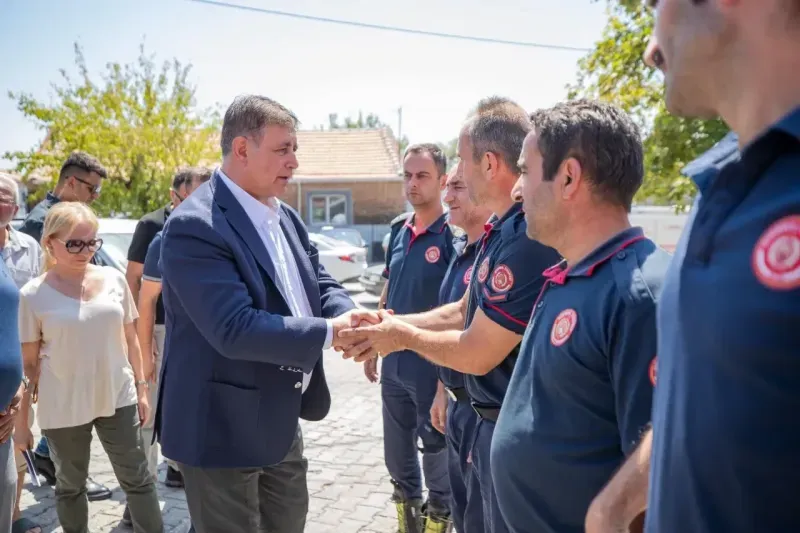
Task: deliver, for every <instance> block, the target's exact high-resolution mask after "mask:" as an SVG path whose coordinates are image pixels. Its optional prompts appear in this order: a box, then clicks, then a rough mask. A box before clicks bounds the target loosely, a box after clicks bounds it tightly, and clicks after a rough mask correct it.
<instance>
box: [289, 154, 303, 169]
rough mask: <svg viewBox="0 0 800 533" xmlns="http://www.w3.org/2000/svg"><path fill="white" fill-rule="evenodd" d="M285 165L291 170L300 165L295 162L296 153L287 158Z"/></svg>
mask: <svg viewBox="0 0 800 533" xmlns="http://www.w3.org/2000/svg"><path fill="white" fill-rule="evenodd" d="M286 166H288V167H289V168H291V169H292V170H294V169H296V168H297V167H299V166H300V163H298V162H297V154H295V153H292V157H290V158H289V162H288V163H287V165H286Z"/></svg>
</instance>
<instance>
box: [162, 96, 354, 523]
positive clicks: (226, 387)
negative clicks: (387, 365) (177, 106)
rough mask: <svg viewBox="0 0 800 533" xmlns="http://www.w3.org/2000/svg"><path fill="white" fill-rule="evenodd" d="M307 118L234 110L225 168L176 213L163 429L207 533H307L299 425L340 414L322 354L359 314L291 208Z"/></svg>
mask: <svg viewBox="0 0 800 533" xmlns="http://www.w3.org/2000/svg"><path fill="white" fill-rule="evenodd" d="M296 126H297V119H296V117H295V116H294V115H293V114H292V112H291V111H289V110H288V109H286V108H285V107H283V106H282V105H280V104H278V103H277V102H275V101H273V100H270V99H268V98H264V97H260V96H251V95H248V96H241V97H238V98H236V99H235V100H234V102H233V103H232V104H231V106H230V107H229V108H228V110H227V112H226V113H225V118H224V123H223V126H222V136H221V142H220V144H221V147H222V156H223V162H222V167H221V168H220V169H218V170H217V171H215V172H214V175H213V176H212V178H211V180H210V181H209V182H208V183H205V184H204V185H202V186H201V187H199V188H198V189H197V190H196V191H195V192H194V193H193V194H192V195H191V196H190V197H189V198H187V200H186V201H185V202H183V203H182V204H181V205H180V206H179V208H178V209H176V210H175V211H174V212H173V213H172V215H171V216H170V217H169V219H168V221H167V223H166V225H165V227H164V230H163V238H162V248H161V263H160V264H161V270H162V291H163V300H164V309H165V311H166V342H165V354H164V362H163V368H162V371H161V383H162V385H161V390H160V393H159V397H158V408H157V414H156V420H155V431H156V434H157V436H158V439H159V442H160V443H161V447H162V450H163V453H164V455H165V456H166V457H169V458H170V459H173V460H174V461H176V462H177V463H178V465H179V468H180V470H181V472H182V473H183V476H184V482H185V486H186V499H187V503H188V506H189V512H190V514H191V517H192V523H193V525H194V528H195V530H196V531H197V533H223V532H225V533H228V532H240V531H241V532H243V533H245V532H255V531H264V530H266V531H269V532H274V533H302V531H303V529H304V527H305V521H306V514H307V511H308V499H309V497H308V490H307V486H306V471H307V461H306V459H305V458H304V457H303V439H302V434H301V431H300V426H299V424H298V419H299V418H301V417H302V418H304V419H306V420H321V419H322V418H324V417H325V416H326V415H327V413H328V410H329V408H330V401H331V399H330V393H329V391H328V386H327V383H326V381H325V372H324V369H323V365H322V351H323V350H324V349H327V348H330V347H335V348H342V349H349V350H350V351H357V352H359V351H366V350H367V349H369V347H368V346H367V345H366V344H365V345H364V346H363V347H359V346H352V345H345V344H343V342H342V340H340V339H338V335H337V333H338V331H339V330H341V329H343V328H345V327H348V326H349V323H350V318H349V315H350V313H349V312H350V311H351V310H353V309H354V308H355V305H354V304H353V302H352V301H351V299H350V298H349V296H348V294H347V291H345V290H344V289H343V288H342V287H341V286H340V285H339V284H338V283H337V282H336V281H335V280H334V279H333V278H331V276H330V275H329V274H328V273H327V272H326V271H325V269H324V268H323V267H322V265H320V263H319V256H318V253H317V250H316V249H315V248H314V247H313V246H312V245H311V244H310V242H309V239H308V232H307V230H306V228H305V226H304V225H303V223H302V221H301V219H300V217H299V215H298V214H297V212H295V211H294V210H293V209H292V208H290V207H288V206H287V205H285V204H283V203H281V202H280V201H279V200H278V199H277V197H278V196H279V195H280V194H282V193H283V192H284V191H285V189H286V185H287V183H288V182H289V180H290V179H291V176H292V172H293V171H294V169H296V168H297V157H296V156H295V151H296V150H297V137H296Z"/></svg>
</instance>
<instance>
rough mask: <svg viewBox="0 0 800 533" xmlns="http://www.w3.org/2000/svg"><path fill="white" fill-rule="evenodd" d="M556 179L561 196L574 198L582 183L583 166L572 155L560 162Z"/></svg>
mask: <svg viewBox="0 0 800 533" xmlns="http://www.w3.org/2000/svg"><path fill="white" fill-rule="evenodd" d="M556 180H557V181H558V186H559V189H560V190H561V197H562V198H563V199H564V200H571V199H572V198H574V197H575V195H576V194H577V193H578V191H579V190H580V188H581V186H582V184H583V167H582V166H581V163H580V161H578V160H577V159H575V158H574V157H570V158H567V159H566V160H565V161H564V162H563V163H561V166H560V167H559V169H558V175H557V176H556Z"/></svg>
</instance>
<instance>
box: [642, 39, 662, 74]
mask: <svg viewBox="0 0 800 533" xmlns="http://www.w3.org/2000/svg"><path fill="white" fill-rule="evenodd" d="M644 62H645V64H647V65H648V66H650V67H654V68H661V65H662V64H663V63H664V55H663V54H662V53H661V49H660V48H659V47H658V41H657V40H656V36H655V35H651V36H650V42H648V43H647V48H645V50H644Z"/></svg>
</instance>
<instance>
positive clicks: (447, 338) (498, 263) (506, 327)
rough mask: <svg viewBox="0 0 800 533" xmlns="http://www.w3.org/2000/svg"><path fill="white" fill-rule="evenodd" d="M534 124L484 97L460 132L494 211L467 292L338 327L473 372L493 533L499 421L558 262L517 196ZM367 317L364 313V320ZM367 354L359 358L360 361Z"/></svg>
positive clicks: (474, 191)
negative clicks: (493, 456)
mask: <svg viewBox="0 0 800 533" xmlns="http://www.w3.org/2000/svg"><path fill="white" fill-rule="evenodd" d="M530 129H531V123H530V119H529V117H528V114H527V113H526V112H525V111H524V110H523V109H522V108H521V107H520V106H518V105H517V104H515V103H514V102H511V101H510V100H507V99H504V98H499V97H492V98H488V99H485V100H483V101H481V102H480V103H479V104H478V106H477V108H476V110H475V111H474V112H472V113H471V114H470V115H469V117H468V119H467V122H466V124H465V125H464V127H463V128H462V131H461V134H460V135H459V140H458V152H459V158H460V163H459V164H460V165H461V167H462V170H463V172H464V181H465V182H466V184H467V188H468V191H469V195H470V198H472V199H473V201H475V203H476V204H478V205H482V206H485V207H487V208H488V209H489V210H491V212H492V213H493V215H492V218H491V221H490V223H491V227H489V228H488V231H487V233H486V234H485V235H484V237H482V238H481V241H480V243H479V247H478V251H477V258H476V262H475V267H474V272H473V273H472V282H471V284H470V288H469V291H468V292H467V293H466V294H465V295H464V297H463V298H462V299H461V300H460V301H459V302H457V303H453V304H447V305H444V306H440V307H439V308H437V309H435V310H433V311H431V312H428V313H420V314H416V315H403V314H402V313H399V312H397V310H395V315H394V316H393V315H391V314H389V313H387V312H386V311H381V312H379V316H378V317H374V316H372V317H369V318H371V319H373V320H374V319H376V318H379V319H380V320H381V322H380V323H378V324H374V325H370V326H367V325H363V326H359V327H356V328H353V329H350V330H343V331H341V332H340V333H339V335H340V336H342V337H363V339H364V340H363V342H365V343H366V342H370V343H371V344H372V347H373V348H372V349H373V350H374V351H377V352H384V353H385V352H389V351H394V350H398V349H410V350H413V351H414V352H416V353H418V354H420V355H422V356H423V357H424V358H426V359H428V360H429V361H432V362H434V363H436V364H437V365H440V366H444V367H448V368H452V369H454V370H457V371H459V372H462V373H464V374H465V375H464V381H465V388H466V391H467V393H468V394H469V398H470V402H471V404H472V407H473V409H474V410H475V411H476V412H477V413H478V416H479V419H478V421H477V424H476V426H475V429H474V430H473V431H472V432H471V434H470V435H468V436H467V439H468V441H469V442H470V451H469V455H470V457H471V460H472V474H473V476H475V481H476V482H477V484H478V486H479V492H480V494H481V498H482V503H483V520H484V531H486V532H487V533H504V532H506V531H508V529H507V528H506V526H505V522H504V521H503V518H502V516H501V515H500V510H499V509H498V506H497V498H496V496H495V491H494V485H493V480H492V477H491V469H490V465H489V451H490V444H491V438H492V433H493V431H494V426H495V421H496V420H497V415H498V414H499V412H500V407H501V405H502V402H503V397H504V395H505V390H506V387H507V386H508V383H509V381H510V380H511V373H512V371H513V368H514V361H515V360H516V354H517V352H518V349H519V343H520V341H521V340H522V334H523V333H524V332H525V326H526V325H527V323H528V318H529V317H530V313H531V309H532V308H533V303H534V301H535V300H536V296H537V294H538V293H539V290H540V289H541V287H542V284H543V282H544V279H545V278H544V276H543V275H542V272H543V271H544V270H545V269H546V268H547V267H548V266H550V265H553V264H555V263H556V262H557V261H558V259H559V256H558V253H557V252H556V251H555V250H553V249H552V248H548V247H546V246H544V245H542V244H540V243H538V242H536V241H533V240H530V239H528V238H527V237H526V235H525V218H524V215H523V213H522V205H521V204H520V203H518V202H516V201H514V200H513V199H512V197H511V192H512V190H513V188H514V185H515V184H516V182H517V179H518V178H519V167H518V165H517V161H518V158H519V154H520V150H521V149H522V142H523V140H524V139H525V136H526V135H527V133H528V132H529V131H530ZM368 315H369V314H368V313H364V317H365V318H368ZM356 320H360V318H357V319H356ZM354 323H355V320H354ZM359 348H361V346H360V344H359ZM353 352H355V350H353ZM345 356H346V357H347V356H348V353H346V354H345ZM362 359H363V357H360V356H359V357H356V361H360V360H362Z"/></svg>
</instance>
